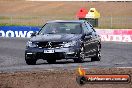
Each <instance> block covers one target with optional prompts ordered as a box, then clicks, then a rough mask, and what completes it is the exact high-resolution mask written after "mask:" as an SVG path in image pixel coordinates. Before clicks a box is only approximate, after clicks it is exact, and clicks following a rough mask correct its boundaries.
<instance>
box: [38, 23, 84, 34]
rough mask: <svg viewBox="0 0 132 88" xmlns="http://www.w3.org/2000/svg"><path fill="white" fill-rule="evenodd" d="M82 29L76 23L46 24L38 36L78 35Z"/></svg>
mask: <svg viewBox="0 0 132 88" xmlns="http://www.w3.org/2000/svg"><path fill="white" fill-rule="evenodd" d="M81 32H82V27H81V24H80V23H77V22H54V23H47V24H45V26H43V27H42V29H41V30H40V31H39V34H60V33H63V34H80V33H81Z"/></svg>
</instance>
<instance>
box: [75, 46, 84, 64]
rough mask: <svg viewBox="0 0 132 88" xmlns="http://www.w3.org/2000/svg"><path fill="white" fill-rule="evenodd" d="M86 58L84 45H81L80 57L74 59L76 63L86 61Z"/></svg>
mask: <svg viewBox="0 0 132 88" xmlns="http://www.w3.org/2000/svg"><path fill="white" fill-rule="evenodd" d="M84 59H85V51H84V47H83V46H81V48H80V51H79V52H78V58H77V59H74V62H75V63H82V62H84Z"/></svg>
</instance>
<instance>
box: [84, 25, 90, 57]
mask: <svg viewBox="0 0 132 88" xmlns="http://www.w3.org/2000/svg"><path fill="white" fill-rule="evenodd" d="M82 28H83V32H84V35H85V36H84V40H83V41H84V47H85V55H86V56H89V55H90V54H91V51H92V45H91V41H92V39H91V38H92V34H90V32H89V29H88V27H87V25H86V23H83V24H82Z"/></svg>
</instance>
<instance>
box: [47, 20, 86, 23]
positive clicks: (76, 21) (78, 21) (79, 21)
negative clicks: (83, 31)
mask: <svg viewBox="0 0 132 88" xmlns="http://www.w3.org/2000/svg"><path fill="white" fill-rule="evenodd" d="M56 22H73V23H84V22H85V20H53V21H48V22H47V23H56Z"/></svg>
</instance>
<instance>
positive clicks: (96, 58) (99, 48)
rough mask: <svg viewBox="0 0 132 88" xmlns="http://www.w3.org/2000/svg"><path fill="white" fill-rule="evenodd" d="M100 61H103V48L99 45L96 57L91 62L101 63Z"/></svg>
mask: <svg viewBox="0 0 132 88" xmlns="http://www.w3.org/2000/svg"><path fill="white" fill-rule="evenodd" d="M100 60H101V47H100V45H98V46H97V52H96V56H94V57H91V61H100Z"/></svg>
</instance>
